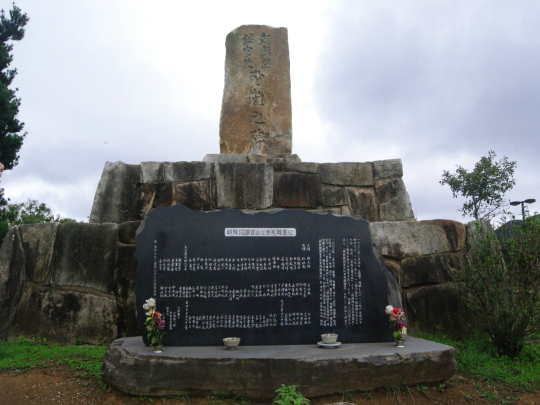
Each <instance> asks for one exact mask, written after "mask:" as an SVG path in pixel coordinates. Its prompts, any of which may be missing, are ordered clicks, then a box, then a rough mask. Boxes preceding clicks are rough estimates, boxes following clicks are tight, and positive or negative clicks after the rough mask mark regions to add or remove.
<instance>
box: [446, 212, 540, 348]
mask: <svg viewBox="0 0 540 405" xmlns="http://www.w3.org/2000/svg"><path fill="white" fill-rule="evenodd" d="M471 239H472V241H470V242H468V252H467V255H466V259H467V263H466V266H464V268H462V269H451V268H449V271H450V274H451V275H452V277H453V279H454V282H455V284H454V285H455V286H456V289H457V291H458V293H459V294H460V295H462V297H463V299H464V300H465V301H466V302H467V304H468V306H469V308H470V309H471V310H472V312H473V313H474V314H475V315H476V317H477V320H478V323H479V324H480V326H481V327H482V328H483V329H484V330H485V331H486V332H487V333H488V334H489V336H490V337H491V339H492V341H493V343H494V344H495V346H496V347H497V349H498V351H499V353H500V354H501V355H506V356H509V357H512V358H513V357H517V356H518V355H519V353H520V351H521V350H522V349H523V344H524V342H525V340H526V339H530V338H531V337H532V336H533V335H534V334H538V333H540V219H539V218H534V219H527V220H526V221H524V223H523V226H521V227H519V228H518V227H515V228H512V229H511V230H510V237H508V238H503V237H498V236H497V235H496V234H495V232H493V230H491V229H485V228H484V229H482V228H481V227H480V225H478V224H477V233H476V237H472V238H470V240H471Z"/></svg>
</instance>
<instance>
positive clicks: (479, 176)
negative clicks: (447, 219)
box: [439, 150, 517, 221]
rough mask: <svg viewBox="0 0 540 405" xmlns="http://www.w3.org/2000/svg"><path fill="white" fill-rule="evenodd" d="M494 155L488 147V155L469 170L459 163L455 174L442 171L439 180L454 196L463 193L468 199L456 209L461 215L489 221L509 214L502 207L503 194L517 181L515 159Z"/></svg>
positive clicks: (503, 201) (504, 204) (504, 203)
mask: <svg viewBox="0 0 540 405" xmlns="http://www.w3.org/2000/svg"><path fill="white" fill-rule="evenodd" d="M496 156H497V155H496V154H495V152H494V151H492V150H490V151H489V152H488V156H487V157H485V156H484V157H482V159H480V161H479V162H477V163H476V164H475V166H474V170H473V171H472V172H470V173H469V172H468V171H467V170H466V169H464V168H463V167H461V166H457V170H456V173H455V174H452V173H450V172H448V171H446V170H444V171H443V177H442V180H441V181H440V182H439V183H440V184H441V185H445V184H448V185H449V186H450V188H451V189H452V194H453V197H454V198H457V197H458V196H463V197H465V198H466V199H467V200H466V201H465V203H464V204H463V208H461V209H460V210H459V211H461V212H462V213H463V216H464V217H465V216H471V217H474V218H475V219H476V220H477V221H478V220H481V219H484V220H487V221H490V220H491V219H492V218H494V217H495V216H497V215H500V214H510V213H509V212H508V211H506V210H505V208H504V207H505V206H506V202H505V200H504V194H505V193H506V192H507V191H508V190H511V189H512V187H514V185H515V184H516V181H515V180H514V170H515V167H516V164H517V162H509V161H508V158H507V157H506V156H503V158H502V159H501V160H499V161H498V162H496V161H495V160H494V158H495V157H496Z"/></svg>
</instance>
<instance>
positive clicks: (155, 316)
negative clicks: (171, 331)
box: [143, 298, 165, 353]
mask: <svg viewBox="0 0 540 405" xmlns="http://www.w3.org/2000/svg"><path fill="white" fill-rule="evenodd" d="M143 308H144V310H145V311H146V315H147V317H146V321H145V322H144V324H145V325H146V329H147V330H148V339H150V341H151V344H152V346H154V349H155V350H154V351H155V352H158V353H159V352H161V339H163V335H165V332H164V331H163V329H164V328H165V321H163V320H162V319H161V316H162V315H161V313H160V312H158V311H156V309H155V308H156V300H155V299H154V298H150V299H147V300H146V304H144V305H143Z"/></svg>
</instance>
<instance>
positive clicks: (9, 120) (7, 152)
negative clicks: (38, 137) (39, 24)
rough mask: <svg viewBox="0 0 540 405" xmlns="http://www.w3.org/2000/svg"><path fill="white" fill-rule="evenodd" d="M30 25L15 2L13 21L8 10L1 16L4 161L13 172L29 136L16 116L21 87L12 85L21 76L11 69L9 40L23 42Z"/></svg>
mask: <svg viewBox="0 0 540 405" xmlns="http://www.w3.org/2000/svg"><path fill="white" fill-rule="evenodd" d="M27 22H28V16H27V15H26V13H21V9H20V8H18V7H17V6H16V5H15V3H13V9H12V10H10V11H9V19H8V18H6V16H5V13H4V10H2V12H1V14H0V162H2V163H3V164H4V166H5V168H6V169H7V170H9V169H12V168H13V167H14V166H17V164H18V163H19V155H18V154H17V153H18V152H19V149H21V146H22V143H23V139H24V137H25V136H26V133H24V134H22V135H20V134H19V133H20V132H21V131H22V130H23V127H24V123H22V122H20V121H19V120H18V119H17V118H16V117H17V114H18V113H19V107H20V105H21V99H20V98H17V97H16V95H15V93H16V92H17V90H18V89H17V88H15V89H10V88H9V86H10V85H11V83H12V82H13V79H14V78H15V76H16V75H17V69H15V68H14V69H9V65H10V64H11V62H12V61H13V55H12V54H11V51H12V50H13V44H8V41H20V40H21V39H23V37H24V26H25V25H26V23H27Z"/></svg>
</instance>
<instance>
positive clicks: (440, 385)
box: [437, 383, 446, 392]
mask: <svg viewBox="0 0 540 405" xmlns="http://www.w3.org/2000/svg"><path fill="white" fill-rule="evenodd" d="M437 388H438V389H439V391H441V392H444V389H445V388H446V384H444V383H443V384H439V386H438V387H437Z"/></svg>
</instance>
